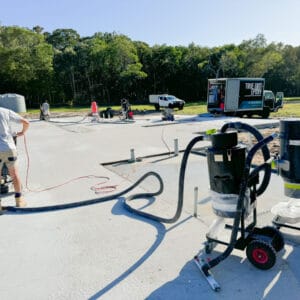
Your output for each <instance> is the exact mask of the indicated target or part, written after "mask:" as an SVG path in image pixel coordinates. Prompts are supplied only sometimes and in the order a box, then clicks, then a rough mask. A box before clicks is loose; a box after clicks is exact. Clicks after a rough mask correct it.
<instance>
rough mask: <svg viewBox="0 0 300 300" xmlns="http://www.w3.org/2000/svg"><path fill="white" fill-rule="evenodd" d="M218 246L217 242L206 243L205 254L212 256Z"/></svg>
mask: <svg viewBox="0 0 300 300" xmlns="http://www.w3.org/2000/svg"><path fill="white" fill-rule="evenodd" d="M216 246H217V245H216V243H215V242H211V241H207V242H205V245H204V250H205V253H206V254H210V253H211V252H212V251H213V249H214V248H215V247H216Z"/></svg>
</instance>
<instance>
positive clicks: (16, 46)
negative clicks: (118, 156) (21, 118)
mask: <svg viewBox="0 0 300 300" xmlns="http://www.w3.org/2000/svg"><path fill="white" fill-rule="evenodd" d="M0 65H1V68H0V93H1V94H3V93H19V94H22V95H24V96H25V97H26V99H27V103H28V105H29V107H34V106H38V105H39V104H40V103H41V102H42V101H43V100H44V99H48V100H49V102H50V103H51V104H57V105H65V104H67V103H68V104H77V105H86V104H88V103H90V102H91V100H96V101H97V102H98V103H99V104H100V105H101V104H103V105H111V104H116V103H119V100H120V99H121V98H123V97H125V98H128V99H129V100H130V101H131V102H132V103H143V102H147V99H148V95H149V94H153V93H169V94H174V95H176V96H178V97H179V98H182V99H184V100H186V101H200V100H204V99H205V97H206V89H207V79H208V78H219V77H264V78H265V79H266V88H268V89H273V90H274V91H278V90H280V91H283V92H284V93H285V94H286V95H288V96H299V94H300V47H293V46H290V45H283V44H282V43H277V44H276V43H270V44H268V43H267V41H266V39H265V37H264V36H263V35H262V34H258V35H257V36H256V37H255V38H253V39H250V40H245V41H243V42H241V43H240V44H239V45H234V44H227V45H223V46H219V47H212V48H208V47H202V46H198V45H195V44H193V43H191V44H190V45H188V46H187V47H185V46H168V45H165V44H163V45H154V46H152V47H151V46H149V45H148V44H147V43H145V42H142V41H132V40H131V39H130V38H129V37H127V36H125V35H122V34H117V33H114V32H113V33H102V32H97V33H95V34H94V35H93V36H90V37H81V36H80V35H79V34H78V33H77V32H76V31H75V30H73V29H56V30H54V31H53V32H52V33H49V32H43V28H42V27H41V26H35V27H34V28H33V29H32V30H30V29H26V28H21V27H17V26H0Z"/></svg>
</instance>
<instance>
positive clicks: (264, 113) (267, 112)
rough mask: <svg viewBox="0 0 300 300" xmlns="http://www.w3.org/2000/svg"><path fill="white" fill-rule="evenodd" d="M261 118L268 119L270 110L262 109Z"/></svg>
mask: <svg viewBox="0 0 300 300" xmlns="http://www.w3.org/2000/svg"><path fill="white" fill-rule="evenodd" d="M261 116H262V118H263V119H268V118H269V116H270V109H269V108H268V107H264V109H263V111H262V113H261Z"/></svg>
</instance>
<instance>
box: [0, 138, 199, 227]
mask: <svg viewBox="0 0 300 300" xmlns="http://www.w3.org/2000/svg"><path fill="white" fill-rule="evenodd" d="M202 140H203V136H197V137H195V138H194V139H192V140H191V141H190V143H189V144H188V146H187V148H186V150H185V152H184V155H183V158H182V161H181V165H180V172H179V183H178V202H177V208H176V212H175V214H174V216H173V217H171V218H163V217H159V216H156V215H152V214H149V213H146V212H143V211H140V210H137V209H134V208H132V207H131V206H130V205H129V204H128V202H129V201H131V200H134V199H138V198H147V197H153V196H157V195H159V194H161V193H162V192H163V188H164V185H163V180H162V178H161V176H160V175H159V174H157V173H156V172H148V173H146V174H144V175H143V176H142V177H141V178H140V179H138V180H137V181H136V182H135V183H134V184H132V185H131V186H130V187H128V188H127V189H125V190H123V191H121V192H119V193H116V194H113V195H109V196H106V197H101V198H96V199H91V200H85V201H79V202H72V203H67V204H58V205H50V206H41V207H24V208H21V207H14V206H7V207H3V208H4V209H5V210H6V211H9V212H16V213H40V212H49V211H56V210H64V209H69V208H76V207H80V206H87V205H92V204H97V203H102V202H106V201H110V200H113V199H117V198H119V197H121V196H123V195H125V194H126V193H128V192H130V191H131V190H133V189H134V188H136V187H137V186H138V185H139V184H140V183H141V182H143V181H144V180H145V179H146V178H147V177H149V176H154V177H155V178H156V179H157V180H158V182H159V189H158V191H156V192H153V193H140V194H134V195H132V196H129V197H127V198H125V200H124V206H125V208H126V209H128V210H129V211H131V212H133V213H135V214H137V215H140V216H143V217H146V218H149V219H152V220H154V221H158V222H162V223H175V222H176V221H177V220H178V219H179V217H180V215H181V212H182V207H183V194H184V179H185V171H186V165H187V160H188V157H189V154H190V153H191V150H192V148H193V147H194V145H195V144H196V143H198V142H199V141H202Z"/></svg>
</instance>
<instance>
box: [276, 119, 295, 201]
mask: <svg viewBox="0 0 300 300" xmlns="http://www.w3.org/2000/svg"><path fill="white" fill-rule="evenodd" d="M280 158H281V164H280V165H279V166H280V167H279V169H280V175H281V176H282V177H283V180H284V193H285V195H286V196H288V197H292V198H300V120H299V119H292V120H281V121H280Z"/></svg>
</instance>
